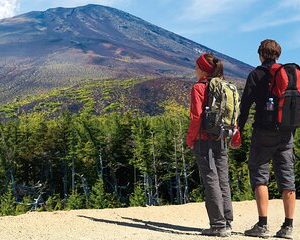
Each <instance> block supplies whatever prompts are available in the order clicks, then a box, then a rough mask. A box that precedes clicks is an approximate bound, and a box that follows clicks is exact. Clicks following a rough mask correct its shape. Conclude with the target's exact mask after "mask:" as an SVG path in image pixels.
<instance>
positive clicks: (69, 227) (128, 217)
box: [0, 200, 300, 240]
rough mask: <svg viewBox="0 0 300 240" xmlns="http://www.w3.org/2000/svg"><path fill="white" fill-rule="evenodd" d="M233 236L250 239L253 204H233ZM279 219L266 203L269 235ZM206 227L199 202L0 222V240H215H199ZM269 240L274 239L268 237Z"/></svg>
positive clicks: (297, 227)
mask: <svg viewBox="0 0 300 240" xmlns="http://www.w3.org/2000/svg"><path fill="white" fill-rule="evenodd" d="M233 208H234V218H235V220H234V222H233V235H232V237H230V238H227V239H235V240H237V239H240V240H246V239H248V240H251V239H257V238H251V237H245V236H243V234H242V233H243V232H244V230H245V229H247V228H250V227H251V226H252V225H254V224H255V222H256V221H257V213H256V205H255V202H254V201H244V202H234V203H233ZM299 208H300V200H297V205H296V215H297V216H296V218H295V223H294V239H295V240H300V215H299V210H298V209H299ZM283 219H284V213H283V206H282V202H281V200H272V201H270V206H269V220H268V221H269V227H270V231H271V234H272V235H274V234H275V232H276V231H277V230H278V229H279V227H280V226H281V223H282V221H283ZM207 227H208V218H207V214H206V210H205V205H204V203H190V204H185V205H172V206H161V207H132V208H118V209H103V210H76V211H75V210H73V211H58V212H30V213H27V214H23V215H20V216H16V217H1V218H0V240H27V239H30V240H40V239H43V240H83V239H84V240H96V239H97V240H120V239H128V240H183V239H184V240H196V239H197V240H199V239H220V238H216V237H206V236H202V235H201V229H203V228H207ZM270 239H276V238H274V237H272V238H270Z"/></svg>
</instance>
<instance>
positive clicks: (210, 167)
mask: <svg viewBox="0 0 300 240" xmlns="http://www.w3.org/2000/svg"><path fill="white" fill-rule="evenodd" d="M222 144H223V142H221V141H213V140H209V141H203V140H199V141H197V142H196V143H195V146H194V154H195V156H196V160H197V165H198V168H199V171H200V175H201V179H202V182H203V185H204V189H205V190H204V194H205V206H206V210H207V213H208V217H209V221H210V225H211V227H225V226H226V225H227V226H230V223H231V222H232V220H233V212H232V202H231V191H230V185H229V178H228V156H227V149H226V148H224V147H223V148H222Z"/></svg>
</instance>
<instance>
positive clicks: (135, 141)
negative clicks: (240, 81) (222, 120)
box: [0, 104, 300, 215]
mask: <svg viewBox="0 0 300 240" xmlns="http://www.w3.org/2000/svg"><path fill="white" fill-rule="evenodd" d="M188 124H189V117H188V112H187V109H184V108H183V107H181V106H179V105H176V104H168V105H166V106H165V109H164V113H163V114H160V115H157V116H140V115H139V114H137V113H136V112H130V111H129V112H124V113H109V114H102V115H93V114H89V113H87V112H82V113H75V114H74V113H71V112H69V111H65V112H63V114H61V115H60V116H57V117H55V118H49V117H47V116H46V115H45V114H43V113H42V112H39V113H27V114H23V115H20V116H18V117H15V118H13V119H9V120H6V121H3V122H1V123H0V196H1V197H0V215H15V214H20V213H24V212H26V211H29V210H32V209H33V210H39V211H53V210H63V209H81V208H97V209H99V208H110V207H127V206H146V205H164V204H184V203H187V202H198V201H203V199H204V195H203V187H202V184H201V180H200V176H199V171H198V169H197V166H196V162H195V160H194V157H193V153H192V152H191V150H189V149H188V148H187V146H186V145H185V137H186V131H187V128H188ZM250 137H251V125H250V124H248V125H247V126H246V128H245V132H244V133H243V135H242V138H243V144H242V146H241V148H240V149H238V150H230V151H229V161H230V169H229V172H230V184H231V189H232V199H233V200H234V201H242V200H249V199H253V193H252V190H251V188H250V183H249V176H248V168H247V157H248V153H249V144H250ZM295 144H296V145H295V153H296V155H298V156H299V155H300V131H299V130H298V131H297V132H296V135H295ZM295 166H296V181H297V182H296V185H297V195H298V196H300V188H299V186H300V183H299V181H300V160H299V159H296V161H295ZM270 167H272V166H270ZM270 180H271V181H270V185H269V187H270V198H280V195H279V193H278V191H277V186H276V181H275V179H274V174H273V173H272V174H271V179H270Z"/></svg>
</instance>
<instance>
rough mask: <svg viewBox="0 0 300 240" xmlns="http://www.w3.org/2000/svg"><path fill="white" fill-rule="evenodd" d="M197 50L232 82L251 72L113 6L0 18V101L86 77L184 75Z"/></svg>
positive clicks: (69, 84)
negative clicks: (222, 68) (207, 55)
mask: <svg viewBox="0 0 300 240" xmlns="http://www.w3.org/2000/svg"><path fill="white" fill-rule="evenodd" d="M203 51H210V52H214V53H215V54H216V55H217V56H218V57H220V58H221V59H223V60H224V63H225V72H226V74H227V75H229V76H231V77H233V78H237V79H243V78H245V77H246V75H247V74H248V72H249V71H250V70H251V69H252V67H251V66H249V65H247V64H244V63H242V62H240V61H238V60H235V59H233V58H230V57H228V56H225V55H223V54H221V53H218V52H216V51H213V50H212V49H209V48H207V47H205V46H202V45H200V44H197V43H195V42H193V41H190V40H188V39H186V38H183V37H181V36H179V35H177V34H174V33H172V32H169V31H167V30H165V29H162V28H160V27H157V26H155V25H153V24H151V23H149V22H146V21H144V20H142V19H140V18H137V17H135V16H133V15H130V14H128V13H126V12H123V11H120V10H117V9H114V8H110V7H104V6H100V5H87V6H83V7H77V8H54V9H49V10H47V11H44V12H37V11H35V12H29V13H26V14H23V15H19V16H16V17H13V18H7V19H3V20H0V53H1V54H0V103H1V102H2V103H4V102H9V101H10V100H12V99H14V98H15V97H16V96H22V95H30V94H33V93H39V92H46V91H48V90H49V89H52V88H58V87H67V86H73V85H75V84H80V82H81V81H86V80H88V79H108V78H117V79H120V78H130V77H141V76H156V77H166V76H168V77H170V76H178V75H180V76H185V77H186V76H192V75H193V68H194V60H195V58H196V57H197V56H198V55H199V54H200V53H201V52H203Z"/></svg>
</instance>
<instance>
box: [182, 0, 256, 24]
mask: <svg viewBox="0 0 300 240" xmlns="http://www.w3.org/2000/svg"><path fill="white" fill-rule="evenodd" d="M256 1H257V0H244V1H236V0H222V1H220V0H210V1H207V0H190V1H189V3H187V4H186V5H187V7H186V8H185V9H184V10H183V12H182V14H181V16H180V19H181V20H197V21H204V22H211V21H214V18H215V17H216V18H222V15H223V14H228V13H236V12H237V11H240V10H241V9H245V8H247V6H249V4H252V3H254V2H256Z"/></svg>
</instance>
